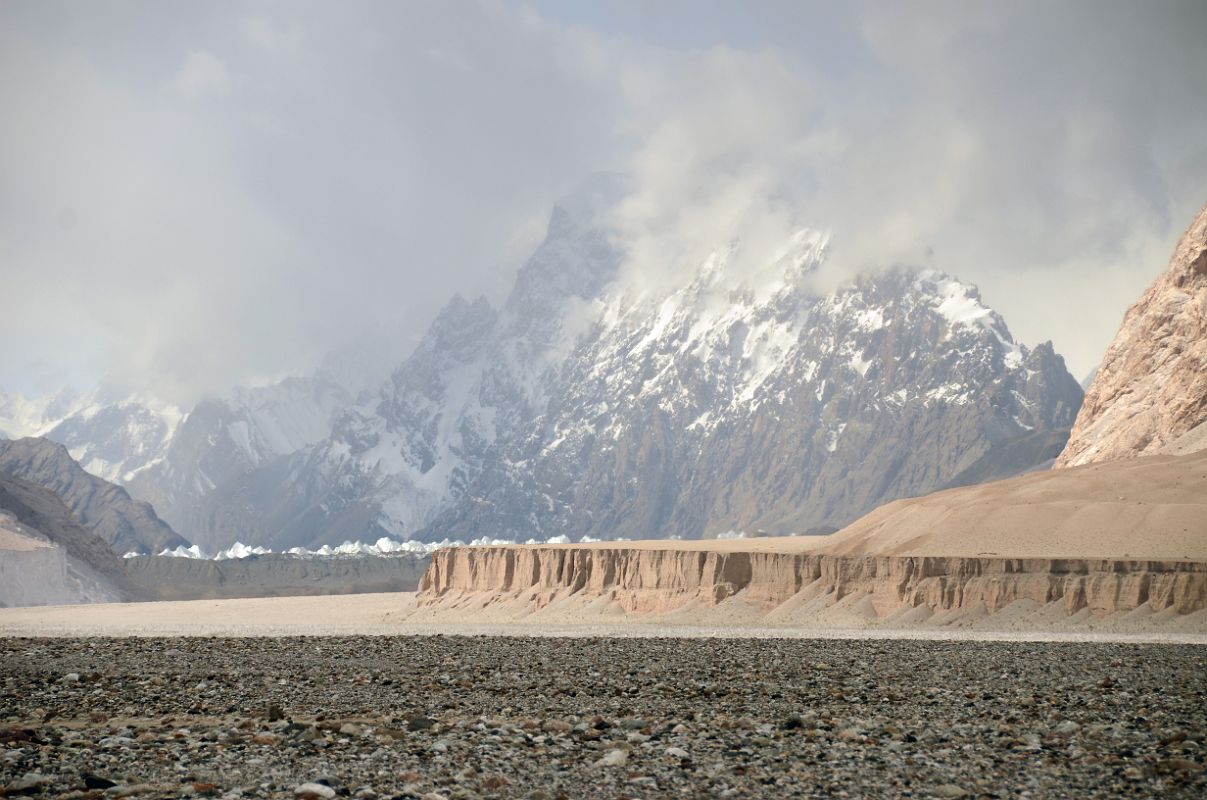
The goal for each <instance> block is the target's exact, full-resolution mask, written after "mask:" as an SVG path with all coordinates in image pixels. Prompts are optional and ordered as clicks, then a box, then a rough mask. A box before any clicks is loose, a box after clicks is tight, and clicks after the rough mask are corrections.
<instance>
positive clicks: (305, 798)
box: [293, 783, 335, 800]
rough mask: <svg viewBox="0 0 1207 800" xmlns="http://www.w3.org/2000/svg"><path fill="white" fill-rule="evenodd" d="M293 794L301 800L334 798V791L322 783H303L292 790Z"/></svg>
mask: <svg viewBox="0 0 1207 800" xmlns="http://www.w3.org/2000/svg"><path fill="white" fill-rule="evenodd" d="M293 794H294V796H295V797H299V798H301V799H302V800H328V798H331V797H335V790H334V789H332V788H331V787H330V786H327V785H325V784H322V783H303V784H302V785H301V786H299V787H298V788H296V789H294V790H293Z"/></svg>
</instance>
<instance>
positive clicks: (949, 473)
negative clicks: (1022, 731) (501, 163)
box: [5, 197, 1082, 552]
mask: <svg viewBox="0 0 1207 800" xmlns="http://www.w3.org/2000/svg"><path fill="white" fill-rule="evenodd" d="M588 200H589V201H588V202H582V201H581V200H580V201H576V202H570V203H566V204H563V205H559V206H558V207H557V208H556V209H555V210H554V212H553V215H552V218H551V220H550V223H549V227H548V231H547V235H546V238H545V240H544V242H543V243H542V244H541V245H540V247H539V248H538V249H537V250H536V252H535V253H534V254H533V256H532V258H531V259H530V260H529V261H528V263H527V264H526V265H525V266H524V267H523V268H522V269H521V270H520V272H519V274H518V275H517V278H516V282H515V285H514V287H513V289H512V291H511V293H510V294H509V296H508V297H507V298H506V299H505V301H504V302H503V303H502V304H500V305H499V306H498V307H495V306H492V305H491V304H490V303H488V302H487V301H486V300H476V301H472V302H471V301H468V300H466V299H464V298H461V297H455V298H454V299H453V300H452V301H451V302H450V303H449V304H448V305H447V307H446V308H445V309H444V310H443V311H442V312H441V313H440V314H439V316H438V317H437V318H436V320H435V321H434V322H433V323H432V325H431V327H430V329H429V331H428V333H427V335H426V336H425V337H424V338H423V340H422V341H421V342H420V343H419V345H418V346H417V348H416V349H415V350H414V352H413V353H412V354H411V355H410V356H409V357H407V358H406V359H405V360H402V361H401V363H400V364H398V366H397V368H396V369H394V371H393V372H392V373H391V374H390V375H389V376H388V377H387V378H385V379H384V380H382V381H378V382H376V383H374V382H372V381H371V379H370V377H368V373H366V372H365V371H363V370H362V371H359V372H358V373H357V374H358V375H360V376H361V377H359V378H356V379H349V378H348V377H347V374H348V370H347V369H344V370H342V371H341V370H337V369H334V368H328V367H325V368H324V369H320V370H319V371H318V372H317V373H316V374H315V375H314V376H311V377H307V378H295V379H290V380H287V381H284V382H281V383H279V384H276V385H274V386H270V387H266V388H262V389H254V390H246V391H240V392H236V393H235V394H234V395H232V396H231V397H228V398H225V399H222V400H208V401H204V402H202V403H200V404H198V405H197V406H196V407H195V408H193V409H192V410H191V411H189V412H188V414H185V415H183V416H182V417H181V418H180V419H179V421H178V422H175V423H174V424H171V425H170V426H169V425H168V423H167V421H166V420H165V423H164V424H165V426H166V427H165V428H163V429H159V428H156V427H155V426H154V424H152V420H151V417H146V418H144V417H142V416H140V415H138V414H137V413H136V412H135V411H134V410H132V409H127V410H126V412H125V413H126V414H127V417H126V419H127V420H136V421H140V422H139V424H142V425H143V427H142V428H139V425H138V424H135V422H132V421H128V422H126V423H124V424H123V426H117V427H119V428H120V429H121V430H135V429H140V430H147V431H151V433H150V434H148V436H147V438H148V439H149V440H153V441H154V442H157V444H156V445H155V446H154V447H147V448H145V449H144V450H139V449H138V448H137V447H135V446H133V445H129V446H126V448H125V450H121V449H120V448H117V450H120V452H117V450H114V451H111V450H110V449H106V447H104V446H102V443H103V442H107V441H109V440H110V439H111V438H113V437H109V438H106V436H105V435H103V432H104V430H108V428H103V429H101V430H99V431H98V432H96V433H88V432H86V431H85V430H84V428H83V426H76V427H73V426H70V425H68V426H62V423H60V425H59V426H56V431H57V433H56V431H51V432H50V433H49V434H47V435H49V436H50V438H55V437H56V436H61V437H66V436H68V435H69V434H70V435H71V436H72V437H73V438H72V440H71V441H72V442H73V443H69V446H70V447H72V448H73V450H72V452H73V454H75V453H77V452H80V453H82V454H83V455H85V456H89V457H90V459H91V461H90V462H86V465H87V463H92V465H93V466H92V467H90V469H95V468H98V466H99V467H103V468H108V469H116V470H118V471H117V472H114V473H113V474H114V476H115V477H117V478H118V479H119V480H121V481H122V482H124V483H125V484H126V485H127V487H128V488H129V489H130V491H131V493H132V494H133V495H135V496H136V497H138V498H139V499H144V500H148V501H150V502H151V503H153V504H154V506H155V508H156V509H157V511H158V512H159V514H160V515H161V516H162V517H163V518H164V519H165V520H166V521H167V522H169V523H170V524H171V525H172V526H173V527H174V528H175V529H176V530H177V531H179V532H180V533H181V534H182V535H184V536H185V537H187V538H188V539H189V540H190V541H192V542H195V543H196V544H198V545H200V546H201V547H202V548H203V549H205V550H207V551H211V552H212V551H217V550H221V549H223V548H225V547H229V546H230V545H231V544H232V543H234V542H236V541H241V542H244V543H247V544H250V545H263V546H269V547H272V548H274V549H277V550H281V549H286V548H289V547H297V546H303V547H311V548H313V547H318V546H321V545H323V544H338V543H339V542H343V541H346V540H349V541H358V540H359V541H373V540H376V539H378V538H380V537H382V536H388V537H392V538H395V539H411V538H418V539H423V540H442V539H445V538H451V539H461V540H466V541H468V540H472V539H476V538H479V537H482V536H488V537H493V538H505V539H515V540H527V539H529V538H532V537H536V538H539V539H547V538H551V537H556V536H567V535H568V536H571V537H573V538H575V539H578V538H580V537H582V536H584V535H588V536H591V537H594V538H605V539H606V538H614V537H621V536H623V537H630V538H636V537H650V536H670V535H675V536H688V537H691V536H701V535H712V534H716V533H719V532H723V531H730V530H739V531H750V532H755V531H758V530H765V531H768V532H774V533H788V532H809V531H821V530H829V529H833V528H837V527H839V526H841V525H843V524H845V523H846V522H849V521H851V520H853V519H855V518H856V517H858V516H859V515H861V514H863V513H865V512H867V511H869V510H871V509H872V508H874V507H875V506H877V505H879V504H881V503H883V502H887V501H889V500H893V499H896V498H899V497H903V496H908V495H916V494H922V493H925V492H928V491H932V490H934V489H937V488H942V487H944V486H946V485H948V484H958V483H967V482H969V481H970V480H990V479H993V478H997V477H1004V476H1005V475H1008V474H1014V473H1017V472H1019V471H1023V470H1025V469H1029V468H1034V467H1035V466H1036V465H1040V464H1043V463H1045V462H1046V461H1048V460H1050V459H1051V458H1053V457H1054V455H1055V452H1053V450H1054V448H1055V450H1056V451H1058V450H1059V448H1060V447H1061V446H1062V445H1063V441H1064V438H1065V436H1067V428H1068V427H1069V426H1070V425H1071V424H1072V421H1073V419H1074V417H1075V415H1076V413H1077V409H1078V407H1079V405H1080V403H1081V400H1082V392H1081V390H1080V388H1079V387H1078V385H1077V382H1076V381H1075V380H1074V379H1073V378H1072V377H1071V376H1070V375H1069V374H1068V372H1067V370H1066V369H1065V366H1064V362H1063V360H1062V359H1061V358H1060V357H1059V356H1058V355H1057V354H1056V353H1055V352H1054V351H1053V349H1052V347H1051V345H1050V344H1042V345H1039V346H1037V347H1035V348H1028V347H1025V346H1023V345H1021V344H1019V343H1016V342H1015V341H1014V339H1013V337H1012V336H1011V334H1010V332H1009V329H1008V328H1007V326H1006V323H1005V322H1004V321H1003V320H1002V318H1001V317H1000V316H999V315H998V314H997V313H995V312H994V311H993V310H992V309H990V308H989V307H987V306H986V305H985V304H984V303H983V302H982V300H981V298H980V296H979V294H978V293H977V290H976V289H975V287H972V286H970V285H967V284H964V283H961V282H960V281H958V280H956V279H955V278H952V277H950V276H947V275H943V274H940V273H937V272H933V271H920V272H919V271H908V270H895V271H889V272H885V273H882V274H878V275H873V276H864V277H862V278H859V279H857V280H855V281H853V282H850V283H848V284H846V285H844V286H842V287H841V288H839V289H837V290H836V291H832V292H819V291H817V290H816V289H815V288H814V286H815V282H816V281H815V274H816V271H817V269H818V267H819V265H821V264H822V263H823V262H824V260H825V258H826V254H827V250H828V248H829V237H828V235H826V234H825V233H822V232H818V231H814V230H808V229H802V230H799V231H797V232H796V233H795V234H792V235H790V236H787V237H785V239H784V242H783V245H782V247H780V248H779V250H778V251H776V252H774V253H771V254H770V255H766V256H764V255H761V254H759V253H756V252H754V251H753V250H747V249H745V247H744V245H743V244H742V242H741V241H740V240H730V241H725V242H722V243H721V244H720V245H718V246H717V247H716V248H715V249H714V250H712V251H711V252H710V253H708V254H707V256H706V257H704V258H703V259H701V260H700V263H698V264H687V265H679V266H682V267H685V268H684V269H678V270H671V269H668V270H667V272H666V274H660V275H659V276H658V277H657V279H656V280H654V279H647V278H649V276H643V275H638V274H635V272H634V270H635V267H634V265H633V263H632V262H631V261H630V260H629V259H628V257H627V253H626V251H625V249H624V247H623V246H621V245H620V244H618V237H617V236H616V235H615V234H614V233H613V232H612V231H611V230H609V228H608V227H607V226H606V225H605V224H602V223H601V222H600V220H601V219H604V218H605V217H603V216H601V215H600V214H599V208H600V205H601V203H600V201H599V198H596V197H592V198H588ZM752 265H753V266H752ZM669 266H675V265H669ZM676 275H677V276H678V277H677V278H676V277H674V276H676ZM342 363H344V364H345V365H346V364H347V363H349V362H348V361H347V360H345V361H344V362H342ZM396 363H397V362H396ZM353 372H356V371H355V370H353ZM357 382H359V383H360V384H361V385H360V386H355V385H351V384H355V383H357ZM365 387H372V388H370V389H367V390H365V391H361V389H363V388H365ZM18 412H20V413H25V412H24V411H22V410H21V409H17V410H16V411H14V412H12V414H11V416H14V417H15V416H17V415H18ZM5 413H8V412H5ZM114 413H116V412H114ZM103 419H105V417H104V416H103V415H102V414H101V412H99V411H97V412H93V413H92V415H91V416H89V417H88V418H87V420H85V421H88V420H103ZM160 419H163V417H162V413H161V416H160ZM143 423H145V424H143ZM109 427H110V428H112V427H114V426H109ZM118 438H120V437H118ZM122 453H127V454H137V459H141V460H137V459H135V460H132V459H133V455H126V456H125V457H124V458H123V457H121V456H122ZM113 465H119V466H117V467H114V466H113Z"/></svg>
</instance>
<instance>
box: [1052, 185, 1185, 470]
mask: <svg viewBox="0 0 1207 800" xmlns="http://www.w3.org/2000/svg"><path fill="white" fill-rule="evenodd" d="M1204 422H1207V206H1204V207H1203V209H1202V210H1201V211H1200V212H1199V215H1198V216H1197V217H1196V218H1195V220H1194V222H1193V223H1191V225H1190V227H1189V228H1188V229H1187V230H1186V232H1185V233H1184V234H1183V235H1182V238H1181V239H1180V240H1179V241H1178V245H1177V247H1176V248H1175V249H1174V253H1173V257H1172V258H1171V259H1170V262H1169V269H1168V270H1166V271H1165V273H1164V274H1162V275H1161V276H1160V277H1158V278H1157V280H1156V281H1154V282H1153V284H1152V286H1150V287H1149V288H1148V290H1147V291H1146V292H1145V293H1144V295H1143V296H1142V297H1141V298H1140V300H1139V301H1137V302H1136V304H1135V305H1133V306H1132V307H1131V308H1130V309H1128V311H1127V314H1126V316H1124V318H1123V324H1122V326H1121V327H1120V328H1119V332H1118V333H1117V334H1116V335H1115V339H1114V341H1113V342H1112V343H1111V346H1110V348H1109V349H1108V350H1107V351H1106V356H1105V357H1104V358H1103V360H1102V365H1101V367H1100V368H1099V370H1098V374H1097V375H1096V376H1095V377H1094V381H1093V383H1092V384H1091V385H1090V388H1089V391H1088V392H1086V396H1085V403H1084V405H1082V407H1081V412H1080V413H1079V414H1078V416H1077V422H1076V424H1075V425H1074V426H1073V432H1072V435H1071V436H1070V438H1069V443H1068V445H1066V446H1065V449H1064V452H1063V453H1061V455H1060V458H1059V459H1058V460H1057V463H1056V466H1058V467H1071V466H1076V465H1078V464H1088V463H1091V462H1094V461H1106V460H1110V459H1118V458H1134V457H1136V456H1145V455H1153V454H1156V453H1170V452H1187V449H1188V447H1190V446H1194V447H1198V446H1202V447H1207V432H1204V431H1203V430H1202V428H1201V427H1200V426H1202V425H1203V424H1204ZM1196 428H1200V430H1199V431H1198V432H1197V433H1196V432H1195V430H1194V429H1196ZM1188 436H1189V437H1190V439H1193V441H1194V442H1195V444H1193V445H1192V444H1190V441H1189V439H1188V440H1185V441H1182V440H1183V438H1184V437H1188Z"/></svg>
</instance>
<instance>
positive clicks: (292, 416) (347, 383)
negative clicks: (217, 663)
mask: <svg viewBox="0 0 1207 800" xmlns="http://www.w3.org/2000/svg"><path fill="white" fill-rule="evenodd" d="M388 349H389V350H391V351H393V350H394V349H395V347H394V346H391V347H390V348H388ZM378 361H379V359H378V358H376V354H372V353H367V352H366V348H360V347H358V348H355V349H353V350H350V351H338V352H335V353H333V354H332V355H331V356H329V357H328V358H327V359H326V360H325V361H324V362H323V364H322V365H321V366H320V368H319V369H318V370H317V371H316V372H315V374H314V375H311V376H308V377H292V378H286V379H284V380H282V381H279V382H277V383H274V384H271V385H268V386H263V387H256V388H240V389H237V390H235V391H234V392H232V393H231V394H230V395H229V396H227V397H224V398H207V399H203V400H201V401H200V402H199V403H197V404H196V406H194V407H193V408H192V409H191V410H189V411H187V412H184V411H182V410H181V409H179V408H177V407H175V406H171V405H167V404H162V403H157V402H155V401H153V400H148V399H145V398H114V397H112V396H111V395H110V394H105V393H101V392H95V393H92V394H88V395H77V394H73V393H69V392H64V393H62V394H60V395H58V396H55V397H51V398H44V399H41V400H28V399H26V398H24V397H21V396H19V395H13V396H0V438H11V439H17V438H21V437H25V436H44V437H45V438H47V439H50V440H51V441H54V442H57V443H59V444H62V445H64V446H65V447H66V448H67V449H68V451H69V452H70V454H71V457H72V458H74V459H75V460H77V461H78V462H80V464H81V466H83V467H84V469H86V470H87V471H88V472H90V473H92V474H93V475H96V476H98V477H101V478H104V479H105V480H108V481H112V482H114V483H117V484H120V485H123V486H125V487H126V488H127V489H128V490H129V491H130V492H131V494H133V495H134V496H135V497H137V498H138V499H140V500H145V501H148V502H151V503H152V504H153V505H154V507H155V508H156V510H157V511H158V512H160V513H161V515H162V516H163V518H164V519H165V520H168V521H169V523H170V524H172V525H173V527H177V526H178V529H186V528H188V527H190V525H191V521H192V517H193V511H194V509H195V508H196V506H197V505H198V504H199V503H200V502H201V499H202V498H204V497H205V496H207V495H208V494H209V493H210V492H211V491H213V490H214V489H215V487H217V486H220V485H223V484H226V483H229V482H232V481H238V480H239V479H241V478H243V477H244V476H246V475H247V474H248V473H250V472H252V471H253V470H255V469H256V468H257V467H259V466H261V465H263V464H265V463H267V462H270V461H272V460H274V459H277V458H279V457H281V456H284V455H288V454H292V453H295V452H298V451H299V450H302V449H304V448H306V447H308V446H310V445H312V444H314V443H316V442H319V441H321V440H323V439H325V438H326V437H327V436H328V435H329V434H330V433H331V430H332V425H333V422H334V419H335V417H336V414H337V412H339V411H341V410H343V409H344V408H346V407H348V406H350V405H352V404H353V403H354V402H355V400H356V397H357V394H358V393H359V392H361V391H363V390H364V389H365V388H366V387H368V386H374V385H377V384H379V383H380V381H381V380H382V378H383V375H384V373H383V372H382V371H380V370H379V369H377V368H375V367H374V366H373V364H375V363H378Z"/></svg>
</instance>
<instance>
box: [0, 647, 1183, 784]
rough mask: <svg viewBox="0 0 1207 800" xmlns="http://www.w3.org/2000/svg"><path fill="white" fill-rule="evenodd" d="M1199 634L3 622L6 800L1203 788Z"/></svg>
mask: <svg viewBox="0 0 1207 800" xmlns="http://www.w3.org/2000/svg"><path fill="white" fill-rule="evenodd" d="M1205 730H1207V648H1205V647H1203V646H1201V645H1186V644H1136V643H1102V642H1093V643H1072V642H1047V643H1040V642H972V641H958V642H943V641H920V640H876V639H868V640H808V639H737V638H726V639H678V638H606V637H586V638H527V637H498V636H399V637H384V636H378V637H297V638H288V637H285V638H218V637H197V638H113V639H106V638H84V639H71V638H54V639H51V638H15V637H11V638H3V639H0V792H2V793H3V794H5V795H7V796H8V797H20V796H29V797H69V798H70V797H76V798H83V797H92V798H109V797H186V796H194V797H228V798H236V797H285V798H293V797H302V798H328V797H339V796H344V797H361V798H374V797H376V798H392V797H398V798H426V800H438V799H439V798H447V800H454V799H455V798H478V797H523V798H534V799H535V798H550V799H552V798H571V799H572V798H596V797H598V798H651V797H664V796H674V797H937V798H956V797H969V798H973V797H989V798H1005V797H1032V798H1057V797H1069V798H1087V797H1154V796H1161V797H1194V798H1201V797H1204V796H1207V770H1205V764H1204V747H1205V746H1207V742H1205V741H1204V732H1205Z"/></svg>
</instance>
